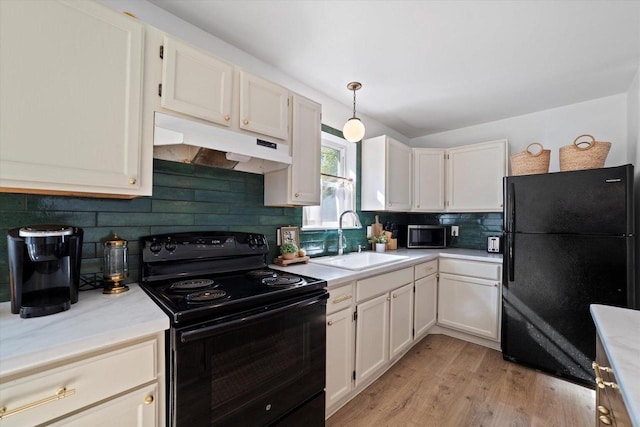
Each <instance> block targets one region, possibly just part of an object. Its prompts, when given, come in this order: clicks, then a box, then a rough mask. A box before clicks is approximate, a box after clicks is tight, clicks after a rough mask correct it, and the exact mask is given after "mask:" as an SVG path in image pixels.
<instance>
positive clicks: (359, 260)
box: [309, 252, 409, 271]
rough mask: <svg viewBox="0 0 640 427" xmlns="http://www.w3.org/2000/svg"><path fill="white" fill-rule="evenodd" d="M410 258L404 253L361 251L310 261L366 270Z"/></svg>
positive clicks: (348, 268)
mask: <svg viewBox="0 0 640 427" xmlns="http://www.w3.org/2000/svg"><path fill="white" fill-rule="evenodd" d="M407 258H409V257H408V256H404V255H391V254H385V253H380V252H360V253H352V254H348V255H338V256H323V257H319V258H311V259H310V260H309V262H312V263H314V264H321V265H328V266H330V267H338V268H344V269H345V270H355V271H357V270H364V269H365V268H371V267H379V266H381V265H385V264H392V263H394V262H398V261H402V260H405V259H407Z"/></svg>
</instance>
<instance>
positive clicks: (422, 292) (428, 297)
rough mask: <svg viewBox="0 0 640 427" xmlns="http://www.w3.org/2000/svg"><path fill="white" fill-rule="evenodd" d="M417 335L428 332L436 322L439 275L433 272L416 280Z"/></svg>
mask: <svg viewBox="0 0 640 427" xmlns="http://www.w3.org/2000/svg"><path fill="white" fill-rule="evenodd" d="M415 289H416V294H415V303H414V309H415V312H414V328H415V333H416V334H415V337H416V338H418V337H421V336H422V335H424V334H426V333H427V331H428V330H429V328H431V327H432V326H433V325H435V324H436V312H437V311H436V310H437V304H438V301H437V289H438V275H437V274H431V275H429V276H427V277H423V278H421V279H418V280H416V282H415Z"/></svg>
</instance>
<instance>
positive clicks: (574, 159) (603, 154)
mask: <svg viewBox="0 0 640 427" xmlns="http://www.w3.org/2000/svg"><path fill="white" fill-rule="evenodd" d="M583 137H587V138H590V139H591V140H590V141H580V142H578V140H579V139H580V138H583ZM584 144H587V145H586V147H585V146H584ZM610 148H611V143H610V142H604V141H596V139H595V138H594V137H593V136H591V135H580V136H579V137H577V138H576V139H575V140H574V141H573V144H572V145H566V146H564V147H560V171H575V170H582V169H597V168H601V167H603V166H604V161H605V160H606V159H607V155H608V154H609V149H610Z"/></svg>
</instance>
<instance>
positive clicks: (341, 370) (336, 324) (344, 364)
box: [326, 308, 355, 408]
mask: <svg viewBox="0 0 640 427" xmlns="http://www.w3.org/2000/svg"><path fill="white" fill-rule="evenodd" d="M353 329H354V323H353V310H352V309H350V308H348V309H345V310H342V311H339V312H337V313H334V314H331V315H329V316H327V385H326V395H327V404H326V406H327V408H330V407H331V406H332V405H333V404H334V403H336V402H337V401H338V400H340V399H341V398H342V397H344V396H346V394H347V393H349V392H350V391H351V382H352V374H353V350H354V348H353V347H354V345H355V343H354V341H353V332H354V331H353Z"/></svg>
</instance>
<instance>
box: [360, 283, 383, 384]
mask: <svg viewBox="0 0 640 427" xmlns="http://www.w3.org/2000/svg"><path fill="white" fill-rule="evenodd" d="M388 299H389V296H388V294H384V295H380V296H379V297H376V298H374V299H372V300H369V301H367V302H365V303H362V304H358V320H357V323H356V386H357V385H358V384H359V383H360V382H362V381H363V380H365V379H367V378H368V377H370V376H371V375H373V374H374V373H375V372H376V371H377V370H378V369H380V368H381V367H382V366H384V364H385V363H387V360H389V301H388Z"/></svg>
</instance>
